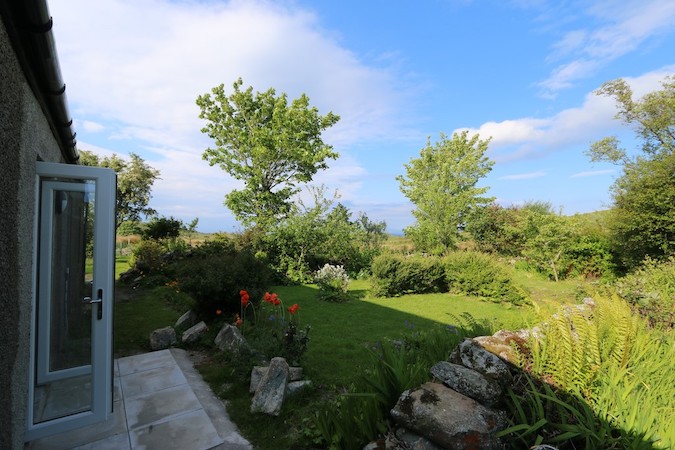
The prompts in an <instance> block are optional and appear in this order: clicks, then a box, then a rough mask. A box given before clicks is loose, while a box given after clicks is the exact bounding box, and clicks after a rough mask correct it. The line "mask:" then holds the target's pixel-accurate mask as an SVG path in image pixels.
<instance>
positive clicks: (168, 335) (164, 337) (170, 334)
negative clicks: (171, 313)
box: [150, 327, 176, 350]
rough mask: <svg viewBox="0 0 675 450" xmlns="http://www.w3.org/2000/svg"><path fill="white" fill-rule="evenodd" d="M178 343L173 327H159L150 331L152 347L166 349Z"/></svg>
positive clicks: (153, 348)
mask: <svg viewBox="0 0 675 450" xmlns="http://www.w3.org/2000/svg"><path fill="white" fill-rule="evenodd" d="M175 343H176V330H174V329H173V328H172V327H164V328H158V329H156V330H155V331H153V332H152V333H150V348H151V349H152V350H164V349H165V348H169V347H171V346H172V345H174V344H175Z"/></svg>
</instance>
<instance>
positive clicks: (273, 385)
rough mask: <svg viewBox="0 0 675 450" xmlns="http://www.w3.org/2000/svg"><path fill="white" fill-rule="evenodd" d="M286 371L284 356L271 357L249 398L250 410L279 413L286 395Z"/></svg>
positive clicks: (276, 414)
mask: <svg viewBox="0 0 675 450" xmlns="http://www.w3.org/2000/svg"><path fill="white" fill-rule="evenodd" d="M288 372H289V371H288V363H287V362H286V360H285V359H284V358H272V361H270V367H269V369H267V372H266V373H265V375H264V376H263V377H262V379H261V380H260V384H259V385H258V388H257V389H256V391H255V395H254V396H253V400H251V412H263V413H266V414H270V415H272V416H278V415H279V413H280V412H281V406H282V405H283V403H284V398H285V397H286V385H287V384H288V376H289V373H288Z"/></svg>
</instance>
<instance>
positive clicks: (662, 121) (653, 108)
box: [589, 77, 675, 268]
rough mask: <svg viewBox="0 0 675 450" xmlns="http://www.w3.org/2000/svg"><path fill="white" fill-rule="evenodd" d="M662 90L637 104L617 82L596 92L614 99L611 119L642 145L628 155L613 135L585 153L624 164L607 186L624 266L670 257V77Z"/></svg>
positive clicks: (673, 226)
mask: <svg viewBox="0 0 675 450" xmlns="http://www.w3.org/2000/svg"><path fill="white" fill-rule="evenodd" d="M662 86H663V88H662V89H660V90H658V91H654V92H650V93H648V94H646V95H645V96H643V97H642V98H641V99H638V100H634V99H633V92H632V90H631V88H630V86H629V85H628V84H627V83H626V82H625V81H624V80H621V79H618V80H613V81H609V82H607V83H605V84H603V85H602V86H601V88H600V89H599V90H598V91H596V94H598V95H605V96H609V97H613V98H614V99H615V100H616V103H617V107H618V113H617V115H616V118H617V119H619V120H621V121H622V122H624V123H625V124H627V125H630V126H631V127H633V128H634V129H635V132H636V134H637V137H638V139H639V140H640V141H641V149H640V150H641V152H634V153H633V154H632V155H629V153H627V152H626V150H625V149H623V148H621V147H620V141H619V139H618V138H617V137H615V136H610V137H606V138H604V139H601V140H600V141H598V142H595V143H593V144H592V145H591V148H590V151H589V155H590V157H591V159H592V160H593V161H608V162H612V163H616V164H620V165H622V166H623V174H622V175H621V177H619V178H618V179H617V180H616V182H615V183H614V186H613V187H612V194H613V199H614V220H613V222H612V232H613V240H614V242H615V248H616V251H617V253H618V254H619V255H620V256H621V259H622V263H623V264H624V265H625V266H626V267H627V268H631V267H634V266H636V265H637V264H639V263H640V262H641V261H642V260H643V259H644V258H645V257H647V256H649V257H652V258H656V259H664V258H667V257H668V256H670V255H673V254H675V175H674V174H675V77H666V78H665V80H664V81H663V83H662Z"/></svg>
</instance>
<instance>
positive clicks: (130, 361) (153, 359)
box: [117, 350, 176, 376]
mask: <svg viewBox="0 0 675 450" xmlns="http://www.w3.org/2000/svg"><path fill="white" fill-rule="evenodd" d="M117 364H118V367H119V374H120V376H125V375H129V374H132V373H136V372H143V371H146V370H148V369H155V368H157V367H171V366H174V365H175V364H176V360H174V359H173V356H171V352H170V351H169V350H160V351H158V352H150V353H142V354H140V355H133V356H125V357H124V358H120V359H118V360H117Z"/></svg>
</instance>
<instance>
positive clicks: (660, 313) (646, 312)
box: [616, 257, 675, 329]
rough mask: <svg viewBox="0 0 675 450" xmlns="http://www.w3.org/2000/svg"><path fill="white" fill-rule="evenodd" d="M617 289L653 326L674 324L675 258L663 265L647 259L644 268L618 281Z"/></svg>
mask: <svg viewBox="0 0 675 450" xmlns="http://www.w3.org/2000/svg"><path fill="white" fill-rule="evenodd" d="M616 288H617V290H618V292H619V295H620V296H621V297H622V298H624V299H625V300H626V301H628V303H630V304H631V305H632V306H633V307H634V308H635V309H637V310H638V311H639V312H640V314H641V315H642V316H644V317H646V318H647V319H648V320H649V322H650V324H651V325H652V326H657V327H661V328H665V329H669V328H672V327H673V326H674V325H675V257H671V258H670V259H669V260H667V261H665V262H662V263H658V262H656V261H654V260H652V259H650V258H647V259H646V260H645V261H644V263H643V265H642V267H640V268H639V269H637V270H636V271H634V272H633V273H631V274H629V275H627V276H626V277H624V278H623V279H621V280H619V281H617V283H616Z"/></svg>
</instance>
